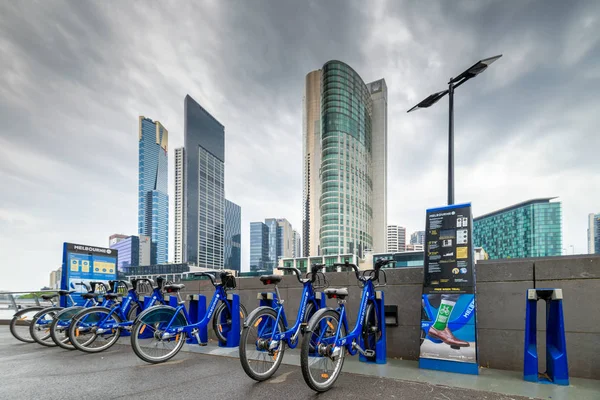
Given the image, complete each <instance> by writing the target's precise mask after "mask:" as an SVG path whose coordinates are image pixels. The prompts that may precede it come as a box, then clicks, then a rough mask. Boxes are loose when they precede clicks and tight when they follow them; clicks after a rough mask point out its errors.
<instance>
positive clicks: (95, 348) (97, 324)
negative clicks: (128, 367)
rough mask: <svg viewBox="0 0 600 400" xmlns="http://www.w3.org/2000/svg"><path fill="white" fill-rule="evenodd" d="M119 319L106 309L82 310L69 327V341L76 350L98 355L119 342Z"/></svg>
mask: <svg viewBox="0 0 600 400" xmlns="http://www.w3.org/2000/svg"><path fill="white" fill-rule="evenodd" d="M120 323H121V318H119V316H118V315H117V313H116V312H112V310H111V309H110V308H106V307H92V308H86V309H84V310H82V311H81V312H80V313H78V314H77V315H75V317H73V320H72V321H71V325H70V326H69V340H70V341H71V343H72V344H73V346H74V347H75V348H76V349H77V350H81V351H85V352H86V353H99V352H101V351H104V350H106V349H108V348H110V347H111V346H112V345H113V344H115V343H116V342H117V340H119V337H120V336H121V328H120V327H119V324H120Z"/></svg>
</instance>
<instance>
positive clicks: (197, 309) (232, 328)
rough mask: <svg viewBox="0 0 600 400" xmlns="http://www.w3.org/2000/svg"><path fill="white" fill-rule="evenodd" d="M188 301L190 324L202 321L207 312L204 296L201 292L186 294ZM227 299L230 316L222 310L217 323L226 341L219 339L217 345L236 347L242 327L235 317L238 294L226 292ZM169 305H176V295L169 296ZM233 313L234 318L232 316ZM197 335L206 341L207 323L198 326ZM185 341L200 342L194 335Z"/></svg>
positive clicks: (238, 303) (189, 342) (237, 313)
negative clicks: (229, 306)
mask: <svg viewBox="0 0 600 400" xmlns="http://www.w3.org/2000/svg"><path fill="white" fill-rule="evenodd" d="M188 301H189V307H188V313H189V316H190V321H189V322H190V323H191V324H196V323H198V322H200V321H202V320H203V319H204V317H205V315H206V313H207V312H208V310H207V309H206V296H204V295H201V294H193V295H188ZM227 301H228V302H229V303H230V304H231V316H228V315H227V312H222V313H221V321H220V322H221V324H219V326H220V327H222V329H223V330H222V331H221V334H223V336H224V337H225V338H226V339H227V342H226V343H223V342H222V341H220V340H219V347H238V346H239V345H240V331H241V329H242V327H241V326H240V318H237V316H238V315H240V296H239V295H238V294H236V293H227ZM169 305H170V306H172V307H177V305H178V299H177V297H175V296H171V297H170V298H169ZM217 305H218V304H217ZM217 305H216V306H217ZM216 306H215V307H216ZM214 311H215V310H211V312H213V313H214ZM234 315H235V316H236V318H234V317H233V316H234ZM228 317H229V318H231V321H229V320H228V319H227V318H228ZM213 318H214V316H213ZM198 336H199V337H200V341H201V342H202V343H208V324H207V325H206V326H205V327H204V328H201V327H198ZM187 343H188V344H200V343H198V340H197V339H196V338H195V337H189V338H187Z"/></svg>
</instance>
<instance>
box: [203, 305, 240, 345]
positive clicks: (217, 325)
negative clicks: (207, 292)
mask: <svg viewBox="0 0 600 400" xmlns="http://www.w3.org/2000/svg"><path fill="white" fill-rule="evenodd" d="M230 314H231V313H230V312H229V309H228V308H227V306H225V303H220V304H219V306H218V307H217V310H216V311H215V314H214V315H213V320H212V324H213V330H214V331H215V336H217V339H219V340H220V341H221V342H223V343H227V333H228V332H229V329H230V328H231V315H230ZM247 316H248V312H247V311H246V307H244V305H243V304H241V303H240V315H239V318H240V332H241V331H242V329H243V327H244V320H245V319H246V317H247Z"/></svg>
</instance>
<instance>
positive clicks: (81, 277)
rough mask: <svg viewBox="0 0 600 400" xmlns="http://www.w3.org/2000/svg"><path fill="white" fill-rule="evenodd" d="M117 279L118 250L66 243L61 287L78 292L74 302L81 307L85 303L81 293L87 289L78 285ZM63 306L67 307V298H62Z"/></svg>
mask: <svg viewBox="0 0 600 400" xmlns="http://www.w3.org/2000/svg"><path fill="white" fill-rule="evenodd" d="M115 279H117V250H114V249H107V248H103V247H95V246H86V245H81V244H74V243H64V245H63V262H62V276H61V281H60V283H61V284H60V286H61V289H62V290H76V291H77V292H76V293H73V295H72V297H73V300H75V302H76V303H77V304H79V305H81V304H83V303H84V302H85V301H84V300H83V299H82V297H81V293H85V288H84V287H83V286H81V285H77V284H76V283H80V282H83V283H86V284H88V285H89V282H92V281H96V282H104V283H108V281H109V280H115ZM61 306H62V307H66V306H67V300H66V298H64V297H63V298H61Z"/></svg>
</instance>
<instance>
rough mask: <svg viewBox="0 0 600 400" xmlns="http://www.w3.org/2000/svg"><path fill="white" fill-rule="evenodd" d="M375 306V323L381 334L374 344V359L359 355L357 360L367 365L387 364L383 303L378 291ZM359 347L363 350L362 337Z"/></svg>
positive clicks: (381, 295) (380, 292) (381, 293)
mask: <svg viewBox="0 0 600 400" xmlns="http://www.w3.org/2000/svg"><path fill="white" fill-rule="evenodd" d="M375 306H376V307H377V322H378V324H379V329H380V332H381V336H380V337H379V340H377V343H375V357H374V358H367V357H365V356H363V355H362V354H359V357H358V359H359V360H360V361H362V362H366V363H369V364H386V363H387V339H386V332H385V301H384V296H383V292H382V291H380V290H378V291H376V292H375ZM359 342H360V346H361V347H362V348H363V349H364V348H365V343H364V341H363V338H362V336H361V337H360V341H359Z"/></svg>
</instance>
